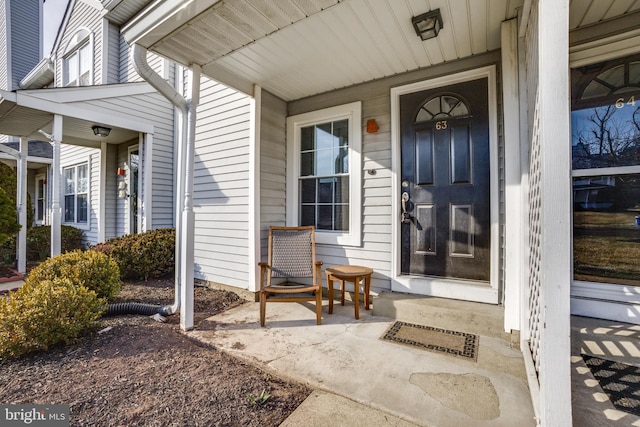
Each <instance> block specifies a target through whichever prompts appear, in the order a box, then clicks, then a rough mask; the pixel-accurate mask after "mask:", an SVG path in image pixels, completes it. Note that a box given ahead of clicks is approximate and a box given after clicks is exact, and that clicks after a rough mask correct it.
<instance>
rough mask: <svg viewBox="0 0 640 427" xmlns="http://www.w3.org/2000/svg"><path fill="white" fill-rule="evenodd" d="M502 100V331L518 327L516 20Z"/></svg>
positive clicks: (510, 28) (505, 38) (507, 33)
mask: <svg viewBox="0 0 640 427" xmlns="http://www.w3.org/2000/svg"><path fill="white" fill-rule="evenodd" d="M501 46H502V47H501V52H502V98H503V110H504V131H503V134H504V145H505V147H504V168H505V172H504V175H505V177H504V179H505V196H504V198H505V203H504V204H505V218H506V220H505V230H504V234H505V236H507V237H506V240H505V250H504V253H505V261H504V264H505V265H504V269H505V274H504V299H503V300H504V330H505V331H506V332H510V331H512V330H518V331H521V330H522V325H520V298H521V296H520V295H521V289H522V288H523V287H526V284H525V283H522V280H521V279H522V273H521V272H522V247H523V245H524V242H523V240H522V227H523V223H522V219H523V218H522V202H523V198H522V171H521V169H520V111H519V103H520V99H519V92H520V88H519V79H518V65H519V64H518V20H517V19H511V20H509V21H504V22H503V23H502V45H501Z"/></svg>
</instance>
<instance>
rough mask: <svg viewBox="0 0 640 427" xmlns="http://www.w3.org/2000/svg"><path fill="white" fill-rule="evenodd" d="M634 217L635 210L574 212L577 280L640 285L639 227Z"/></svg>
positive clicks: (574, 251) (574, 254) (575, 272)
mask: <svg viewBox="0 0 640 427" xmlns="http://www.w3.org/2000/svg"><path fill="white" fill-rule="evenodd" d="M635 216H636V213H635V212H575V214H574V228H573V257H574V276H575V278H576V279H578V280H591V281H602V282H610V283H625V284H634V285H640V262H639V260H640V227H636V226H635ZM585 276H590V278H586V277H585ZM619 280H624V282H619ZM630 281H631V282H630ZM633 281H637V283H633Z"/></svg>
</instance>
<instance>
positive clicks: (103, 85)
mask: <svg viewBox="0 0 640 427" xmlns="http://www.w3.org/2000/svg"><path fill="white" fill-rule="evenodd" d="M9 3H14V2H9ZM16 3H17V2H16ZM19 3H20V4H21V6H23V7H26V4H27V3H29V4H31V6H33V5H40V7H41V1H39V0H29V1H22V0H21V2H19ZM36 22H40V21H38V20H36ZM12 24H13V23H12ZM13 26H15V25H13ZM37 34H39V28H38V27H34V28H32V31H31V33H30V34H29V36H30V39H33V40H38V39H39V37H37ZM149 56H150V58H149V60H150V62H151V66H152V67H153V69H154V70H156V71H158V72H160V73H161V74H162V75H163V76H164V77H165V78H166V79H167V81H169V82H171V84H176V83H177V84H179V80H178V79H177V78H176V66H175V65H174V64H173V63H170V62H169V61H167V60H163V59H162V58H160V57H158V56H157V55H154V54H150V55H149ZM38 61H39V62H38ZM16 62H17V61H16ZM23 71H24V72H23V73H22V74H21V75H22V76H23V77H22V78H21V79H18V80H17V81H18V83H19V85H15V84H14V85H13V86H10V87H6V88H5V90H6V91H7V92H6V96H4V94H3V104H4V106H5V109H3V114H2V117H1V118H0V120H1V121H2V125H0V127H1V128H2V129H0V132H2V133H5V134H8V135H13V136H14V137H11V138H12V139H13V140H15V139H16V137H40V138H43V135H47V136H50V137H51V138H52V139H53V140H56V141H57V143H59V151H58V153H59V157H58V161H59V163H58V164H57V165H56V166H54V167H53V170H59V171H60V173H59V175H58V176H57V177H55V176H54V175H55V174H51V176H50V178H49V179H48V177H47V172H46V170H39V171H38V172H37V173H36V175H38V176H37V179H41V181H38V182H42V183H45V184H46V183H49V186H48V188H49V192H50V193H49V197H47V198H45V199H44V200H43V202H44V209H45V210H46V209H50V210H52V212H53V213H54V215H53V216H52V218H54V219H53V220H52V221H49V222H51V223H54V224H55V218H56V217H57V218H59V219H58V221H59V222H60V223H62V224H65V225H71V226H74V227H77V228H80V229H82V230H83V231H84V236H85V242H86V243H89V244H95V243H98V242H101V241H104V240H106V239H108V238H111V237H115V236H120V235H123V234H127V233H133V232H139V231H143V230H147V229H152V228H158V227H172V226H174V216H175V215H174V210H175V208H174V197H173V191H174V171H173V165H174V164H175V161H174V156H175V153H174V138H175V132H174V127H175V125H174V118H175V113H174V110H173V108H172V106H171V104H170V103H169V102H168V101H167V100H166V99H164V98H163V97H162V96H160V95H159V94H157V92H156V91H155V90H154V89H153V88H152V87H151V86H150V85H148V84H147V83H145V82H143V81H142V79H141V78H140V77H139V76H138V75H137V73H136V72H135V71H134V69H133V65H132V63H131V61H130V60H129V48H128V45H127V44H126V43H125V42H124V40H123V38H122V36H121V34H120V31H119V27H118V26H117V25H115V24H113V23H111V22H109V21H108V20H106V19H105V18H104V17H103V9H102V6H101V4H100V2H97V1H92V0H71V1H70V2H69V5H68V7H67V10H66V13H65V15H64V18H63V21H62V23H61V26H60V30H59V32H58V34H57V37H56V40H55V43H54V46H53V49H52V52H51V54H50V56H48V57H46V58H42V59H41V54H40V52H39V51H37V56H34V59H33V60H32V61H31V65H30V67H29V68H27V69H25V70H23ZM14 80H15V79H14ZM57 120H59V121H57ZM54 123H59V127H58V128H57V129H56V126H55V124H54ZM97 127H99V128H100V131H98V130H97V129H98V128H97ZM104 132H107V133H106V134H105V133H104ZM56 141H54V142H53V146H54V147H55V145H56ZM30 144H31V143H30ZM53 151H54V153H55V150H53ZM51 157H52V160H51V162H55V161H56V159H55V154H54V155H52V156H51ZM28 164H29V166H28V167H29V168H31V167H32V162H30V161H29V162H28ZM152 165H154V166H153V169H152ZM34 166H37V165H35V164H34ZM31 175H32V174H31V173H30V175H29V177H28V187H29V188H30V191H31V197H32V199H33V200H36V199H37V198H38V194H37V190H38V189H39V188H40V187H39V184H38V182H36V181H35V179H36V177H35V176H34V177H33V178H34V179H33V180H32V179H31V178H32V177H31ZM41 175H44V178H42V176H41ZM56 178H57V179H58V180H59V183H58V186H59V193H57V194H56V196H57V197H53V195H54V194H53V193H54V190H53V189H52V187H53V186H55V185H56V184H55V182H54V181H55V180H56ZM54 205H59V208H57V207H55V208H54ZM55 212H59V214H58V215H55ZM44 221H45V222H46V220H44Z"/></svg>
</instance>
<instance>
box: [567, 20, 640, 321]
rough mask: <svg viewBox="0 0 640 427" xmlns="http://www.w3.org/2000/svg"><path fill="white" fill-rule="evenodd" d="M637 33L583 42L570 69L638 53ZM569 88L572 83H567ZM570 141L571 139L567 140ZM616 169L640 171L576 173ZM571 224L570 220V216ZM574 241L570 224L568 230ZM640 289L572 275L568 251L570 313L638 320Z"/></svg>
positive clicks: (571, 54)
mask: <svg viewBox="0 0 640 427" xmlns="http://www.w3.org/2000/svg"><path fill="white" fill-rule="evenodd" d="M638 46H640V34H638V33H637V31H635V30H634V31H630V32H623V33H620V34H616V35H614V36H611V37H608V38H605V39H601V40H596V41H593V42H586V43H583V44H580V45H577V46H574V47H571V48H570V49H569V69H573V68H579V67H583V66H586V65H592V64H597V63H600V62H606V61H609V60H612V59H616V58H622V57H625V56H630V55H634V54H637V53H640V48H638ZM569 89H570V90H571V87H569ZM567 143H568V144H569V145H571V141H568V142H567ZM614 172H615V173H621V172H622V173H640V166H638V165H636V166H623V167H619V168H600V169H597V170H594V171H590V170H588V169H581V170H579V171H578V172H577V173H576V171H573V170H572V171H571V176H572V178H574V177H576V176H578V175H579V176H590V175H591V176H593V175H598V176H600V175H612V174H614ZM571 224H572V226H573V220H572V223H571ZM571 241H572V242H573V227H572V232H571ZM639 296H640V290H638V289H637V288H635V287H633V286H625V285H618V284H611V283H603V282H586V281H582V280H575V279H574V278H573V252H572V253H571V314H572V315H576V316H587V317H596V318H602V319H611V320H615V321H619V322H627V323H636V324H637V323H639V320H638V316H637V314H636V313H638V311H640V304H638V298H639Z"/></svg>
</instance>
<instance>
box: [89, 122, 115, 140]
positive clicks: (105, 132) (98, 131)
mask: <svg viewBox="0 0 640 427" xmlns="http://www.w3.org/2000/svg"><path fill="white" fill-rule="evenodd" d="M91 130H93V134H94V135H96V136H102V137H106V136H109V133H110V132H111V128H107V127H104V126H97V125H94V126H91Z"/></svg>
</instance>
